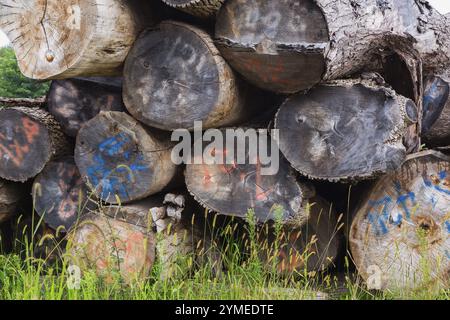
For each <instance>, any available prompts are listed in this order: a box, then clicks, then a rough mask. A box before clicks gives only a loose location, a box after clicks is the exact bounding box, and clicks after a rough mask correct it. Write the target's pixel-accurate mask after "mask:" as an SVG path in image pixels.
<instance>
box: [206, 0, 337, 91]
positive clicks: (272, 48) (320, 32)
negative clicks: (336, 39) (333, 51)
mask: <svg viewBox="0 0 450 320" xmlns="http://www.w3.org/2000/svg"><path fill="white" fill-rule="evenodd" d="M255 8H258V10H255ZM215 38H216V39H217V41H216V44H217V46H218V48H219V49H220V51H221V53H222V54H223V55H224V57H225V58H226V60H227V61H228V62H229V63H230V64H231V65H232V66H233V67H234V68H235V69H236V70H237V71H238V72H239V73H240V74H242V75H243V76H244V77H245V78H246V79H247V80H248V81H250V82H251V83H253V84H254V85H256V86H258V87H261V88H263V89H266V90H270V91H275V92H279V93H295V92H298V91H301V90H305V89H309V88H311V87H312V86H314V85H315V84H317V83H318V82H319V81H320V80H321V79H322V76H323V74H324V72H325V56H324V50H325V47H326V46H327V44H328V40H329V37H328V30H327V24H326V21H325V18H324V16H323V14H322V12H321V10H320V8H319V7H318V6H317V5H316V4H315V3H314V1H312V0H296V1H294V2H293V3H291V2H284V1H261V0H251V1H245V2H242V1H238V0H230V1H227V2H226V3H225V4H224V6H223V7H222V9H221V10H220V11H219V14H218V16H217V23H216V34H215Z"/></svg>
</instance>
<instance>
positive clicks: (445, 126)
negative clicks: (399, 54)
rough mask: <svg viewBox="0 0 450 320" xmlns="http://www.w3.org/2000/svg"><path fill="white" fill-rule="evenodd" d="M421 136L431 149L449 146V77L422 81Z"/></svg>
mask: <svg viewBox="0 0 450 320" xmlns="http://www.w3.org/2000/svg"><path fill="white" fill-rule="evenodd" d="M423 96H424V99H423V120H422V135H423V137H424V140H425V142H426V143H427V144H428V145H430V146H432V147H445V146H449V145H450V76H429V77H427V78H426V79H425V81H424V94H423Z"/></svg>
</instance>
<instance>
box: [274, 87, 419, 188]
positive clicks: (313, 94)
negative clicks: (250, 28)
mask: <svg viewBox="0 0 450 320" xmlns="http://www.w3.org/2000/svg"><path fill="white" fill-rule="evenodd" d="M417 118H418V116H417V108H416V107H415V104H414V103H413V102H412V101H411V100H409V99H406V98H404V97H401V96H398V95H396V94H395V93H394V91H393V90H390V89H388V88H386V87H380V86H377V85H375V84H374V83H372V82H366V81H359V80H343V81H336V82H334V83H333V84H330V85H321V86H319V87H317V88H315V89H312V90H311V91H309V92H308V93H307V94H306V95H295V96H293V97H291V98H288V99H287V100H286V101H285V103H284V104H283V105H282V106H281V108H280V110H279V111H278V114H277V116H276V118H275V127H276V128H277V129H279V131H280V136H279V147H280V150H281V152H282V153H283V154H284V156H285V157H286V158H287V160H288V161H289V162H290V163H291V164H292V166H293V167H294V168H295V169H297V170H298V171H299V172H300V173H301V174H303V175H305V176H308V177H310V178H313V179H323V180H330V181H339V180H360V179H367V178H373V177H376V176H378V175H380V174H383V173H386V172H389V171H392V170H395V169H397V168H398V167H399V166H400V165H401V164H402V162H403V160H404V159H405V156H406V149H405V146H404V145H403V143H402V137H403V136H404V134H405V133H406V128H407V127H408V126H409V125H410V124H412V123H414V121H416V122H417Z"/></svg>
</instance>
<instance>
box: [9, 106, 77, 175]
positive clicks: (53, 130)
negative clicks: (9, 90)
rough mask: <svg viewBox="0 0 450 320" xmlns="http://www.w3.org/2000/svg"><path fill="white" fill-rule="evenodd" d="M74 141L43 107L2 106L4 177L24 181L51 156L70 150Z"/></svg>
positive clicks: (37, 170) (61, 154) (39, 169)
mask: <svg viewBox="0 0 450 320" xmlns="http://www.w3.org/2000/svg"><path fill="white" fill-rule="evenodd" d="M70 147H71V144H70V143H69V141H68V140H67V138H66V136H65V135H64V133H63V132H62V130H61V127H60V125H59V124H58V122H57V121H56V120H55V119H54V118H53V116H51V115H50V114H49V113H48V112H47V111H45V110H43V109H39V108H26V107H13V108H5V109H1V110H0V157H1V158H2V161H1V162H0V177H2V178H4V179H7V180H12V181H21V182H24V181H26V180H28V179H30V178H33V177H35V176H36V175H37V174H38V173H39V172H41V171H42V169H43V168H44V166H45V165H46V164H47V163H48V162H49V161H51V160H53V159H56V158H58V157H60V156H63V155H66V154H69V153H70V152H71V151H70Z"/></svg>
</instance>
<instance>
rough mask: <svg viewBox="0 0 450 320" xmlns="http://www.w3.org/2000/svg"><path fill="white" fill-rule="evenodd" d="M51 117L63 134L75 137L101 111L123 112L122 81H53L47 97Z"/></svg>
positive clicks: (95, 79) (105, 79)
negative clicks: (59, 126) (56, 121)
mask: <svg viewBox="0 0 450 320" xmlns="http://www.w3.org/2000/svg"><path fill="white" fill-rule="evenodd" d="M47 104H48V109H49V111H50V113H51V114H52V115H53V116H54V117H55V118H56V120H58V122H59V123H60V124H61V126H62V128H63V130H64V132H65V133H66V134H67V135H68V136H70V137H75V136H76V135H77V133H78V131H79V130H80V127H81V126H82V125H83V124H84V123H85V122H87V121H88V120H90V119H92V118H93V117H94V116H96V115H97V114H98V113H99V112H100V111H124V110H125V107H124V105H123V101H122V81H121V79H120V78H119V79H116V78H100V79H98V78H93V79H89V78H75V79H68V80H55V81H53V82H52V84H51V86H50V91H49V93H48V96H47Z"/></svg>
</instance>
